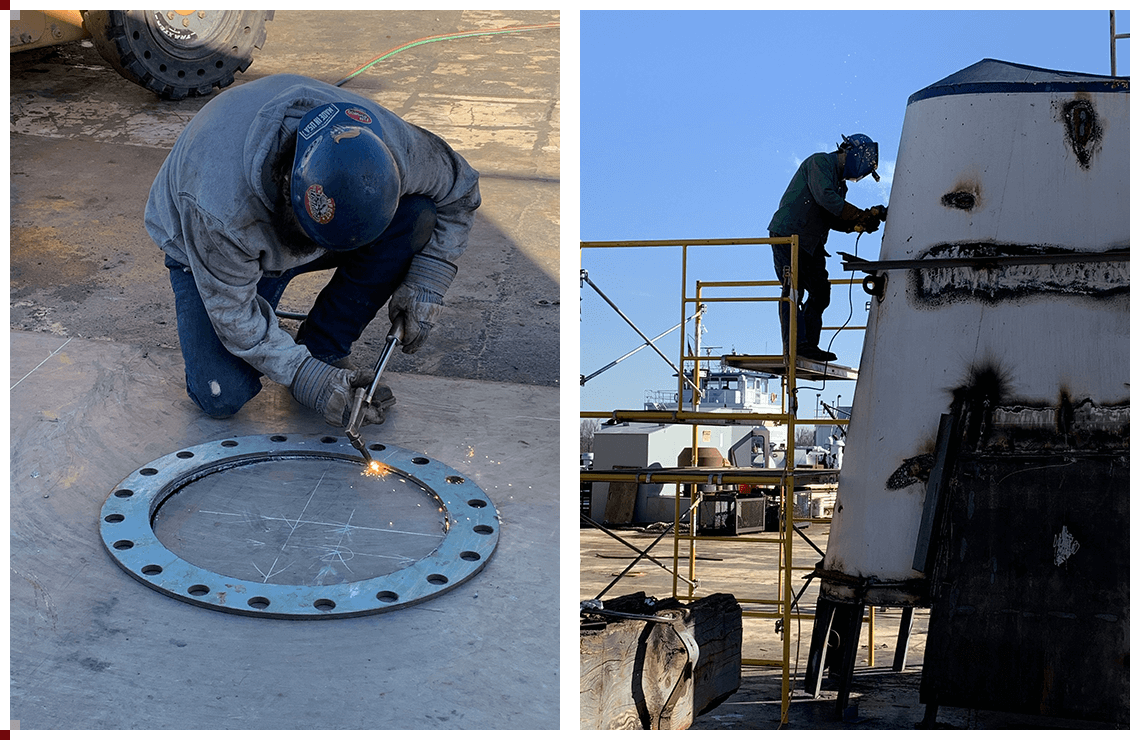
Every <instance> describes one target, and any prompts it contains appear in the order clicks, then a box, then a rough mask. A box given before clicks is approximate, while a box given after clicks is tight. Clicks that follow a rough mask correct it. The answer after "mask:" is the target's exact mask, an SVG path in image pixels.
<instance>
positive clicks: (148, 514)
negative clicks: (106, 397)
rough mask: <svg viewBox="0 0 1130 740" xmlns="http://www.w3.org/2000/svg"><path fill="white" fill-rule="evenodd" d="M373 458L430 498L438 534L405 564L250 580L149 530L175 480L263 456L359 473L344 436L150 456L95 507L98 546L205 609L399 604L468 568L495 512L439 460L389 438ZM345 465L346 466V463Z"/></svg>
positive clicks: (359, 608)
mask: <svg viewBox="0 0 1130 740" xmlns="http://www.w3.org/2000/svg"><path fill="white" fill-rule="evenodd" d="M368 449H369V451H370V454H371V455H372V457H373V460H374V461H375V462H376V463H379V464H380V465H381V466H383V467H384V468H386V469H387V470H388V471H389V472H390V473H391V474H395V475H398V476H400V477H401V479H406V480H410V481H412V482H413V483H414V484H415V485H418V486H419V487H420V488H421V489H422V491H423V492H424V493H425V494H426V495H430V496H432V497H434V499H435V500H436V502H437V503H438V507H437V509H438V511H439V512H440V515H442V517H443V524H442V526H443V529H444V533H443V536H442V541H441V542H440V544H439V545H438V547H436V548H435V549H434V550H432V551H431V552H430V554H428V555H427V556H425V557H421V558H419V559H416V560H414V561H412V562H411V563H410V564H408V565H407V566H406V567H402V568H400V569H399V570H395V571H393V572H391V573H387V574H383V575H379V576H376V577H373V578H368V579H365V580H355V581H346V582H342V583H335V584H329V585H302V584H286V583H267V582H258V581H255V580H249V579H244V578H237V577H231V576H228V575H223V574H220V573H216V572H213V571H211V570H208V569H205V568H201V567H199V566H197V565H194V564H193V563H190V562H188V561H187V560H185V559H184V558H182V557H181V556H180V555H177V554H176V553H174V552H173V551H171V550H169V549H168V548H167V547H166V546H165V545H164V544H163V543H162V542H161V541H160V540H159V539H158V537H157V533H156V532H155V531H154V519H155V516H156V514H157V511H158V509H160V507H161V506H162V504H164V503H165V502H166V501H167V500H169V499H170V498H171V497H173V496H175V495H176V494H177V493H178V492H179V491H181V490H182V489H183V488H185V486H187V485H190V484H192V483H194V482H196V481H199V480H202V479H204V478H206V477H207V476H211V475H222V474H223V472H224V471H227V470H231V469H235V468H241V467H244V466H251V465H255V464H259V463H264V462H271V461H283V460H325V461H332V462H333V464H340V465H342V466H345V468H346V470H347V471H349V473H350V474H354V473H356V474H357V475H360V474H361V473H362V472H363V471H364V470H365V467H364V463H363V461H362V460H361V457H360V455H359V454H358V453H357V451H356V450H354V449H353V447H351V446H350V445H349V443H348V441H347V440H346V439H345V437H334V436H317V435H298V434H276V435H258V436H247V437H230V438H227V439H223V440H217V441H214V442H208V443H205V444H201V445H196V446H194V447H188V448H185V449H183V450H180V451H178V452H174V453H171V454H169V455H166V456H164V457H162V458H159V459H157V460H154V461H153V462H151V463H149V464H148V465H146V466H145V467H142V468H139V469H138V470H136V471H134V472H133V473H132V474H131V475H129V476H127V477H126V478H124V479H123V480H122V481H121V482H120V483H119V484H118V485H117V486H116V487H115V488H114V490H113V491H112V492H111V493H110V495H109V497H108V498H107V499H106V503H105V504H103V506H102V512H101V522H100V531H101V535H102V542H103V544H104V545H105V546H106V550H107V552H109V554H110V556H111V557H112V558H113V559H114V561H115V562H117V564H118V565H119V566H121V567H122V568H123V569H124V570H125V571H126V572H127V573H129V574H130V575H131V576H133V577H134V578H136V579H137V580H139V581H141V582H142V583H144V584H145V585H147V586H149V587H150V588H153V589H156V590H157V591H160V592H162V593H164V594H167V595H169V596H172V597H173V598H176V599H179V600H181V601H185V602H188V603H191V604H196V605H198V606H203V607H206V608H209V609H216V610H220V611H226V612H234V613H238V614H244V615H249V616H256V617H273V618H278V619H325V618H334V617H351V616H361V615H365V614H374V613H377V612H382V611H389V610H392V609H398V608H403V607H405V606H409V605H411V604H413V603H416V602H420V601H424V600H427V599H430V598H433V597H436V596H439V595H440V594H442V593H444V592H446V591H449V590H451V589H453V588H455V587H456V586H459V585H460V584H462V583H464V582H465V581H467V580H468V579H470V578H471V577H473V576H474V575H475V574H477V573H478V572H479V571H480V570H482V569H483V567H484V566H485V565H486V563H487V561H488V560H489V559H490V557H491V556H492V555H493V554H494V550H495V548H496V547H497V545H498V536H499V516H498V511H497V509H496V508H495V507H494V505H493V504H492V503H491V501H490V499H489V498H487V496H486V494H484V493H483V491H482V490H481V489H480V488H479V487H478V486H477V485H475V484H474V483H472V482H471V481H470V480H467V479H466V478H464V477H463V476H462V475H460V474H459V473H458V472H457V471H455V470H453V469H452V468H450V467H448V466H446V465H444V464H443V463H441V462H439V461H437V460H434V459H432V458H429V457H427V456H424V455H420V454H419V453H416V452H412V451H410V450H406V449H402V448H400V447H394V446H392V445H382V444H370V445H369V446H368ZM353 466H356V467H355V468H354V467H353Z"/></svg>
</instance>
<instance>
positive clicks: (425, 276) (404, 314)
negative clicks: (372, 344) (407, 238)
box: [388, 254, 459, 354]
mask: <svg viewBox="0 0 1130 740" xmlns="http://www.w3.org/2000/svg"><path fill="white" fill-rule="evenodd" d="M458 271H459V268H458V267H456V266H455V265H454V264H452V263H451V262H448V261H447V260H443V259H439V258H438V257H432V256H430V255H427V254H417V255H416V256H415V257H413V258H412V264H411V266H409V268H408V274H407V275H406V276H405V277H404V282H402V283H401V284H400V286H399V287H398V288H397V289H396V291H395V292H394V293H393V294H392V297H391V298H390V299H389V301H388V318H389V320H390V321H391V322H392V323H393V324H395V323H396V320H397V318H398V317H399V318H402V319H403V322H404V339H403V340H402V343H401V348H402V349H403V350H404V352H405V353H407V354H412V353H413V352H415V351H416V350H418V349H420V347H421V346H422V345H423V344H424V342H425V341H427V338H428V332H430V331H431V330H432V327H433V326H435V322H436V319H437V318H438V317H439V313H440V309H442V308H443V295H444V293H446V292H447V289H448V288H449V287H451V281H452V280H454V279H455V274H456V273H457V272H458Z"/></svg>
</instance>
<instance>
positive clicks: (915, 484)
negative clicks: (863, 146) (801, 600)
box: [823, 60, 1130, 603]
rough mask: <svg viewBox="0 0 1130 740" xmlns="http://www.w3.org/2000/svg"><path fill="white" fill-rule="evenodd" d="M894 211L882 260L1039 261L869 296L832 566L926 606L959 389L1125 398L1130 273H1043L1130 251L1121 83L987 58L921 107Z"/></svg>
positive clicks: (893, 274) (903, 157)
mask: <svg viewBox="0 0 1130 740" xmlns="http://www.w3.org/2000/svg"><path fill="white" fill-rule="evenodd" d="M889 209H890V210H889V217H888V220H887V222H886V227H885V230H884V234H883V241H882V248H881V251H880V257H879V259H880V261H890V260H926V259H937V258H942V257H962V256H971V255H973V256H975V255H1001V254H1007V255H1017V256H1031V257H1033V258H1034V259H1035V260H1036V263H1034V264H1019V265H1006V266H1003V267H1000V268H993V269H977V268H973V267H950V268H933V269H929V270H915V269H891V270H889V271H887V272H886V276H887V279H886V284H885V287H884V290H883V293H882V295H881V297H880V296H879V295H875V296H872V298H871V311H870V315H869V317H868V323H867V332H866V336H865V339H864V345H863V354H862V358H861V362H860V372H859V381H858V384H857V388H856V393H855V400H854V408H853V413H852V419H851V428H850V430H849V433H850V445H851V450H852V454H851V455H850V456H849V457H847V459H846V460H845V461H844V465H843V468H842V472H841V477H840V488H839V495H838V500H837V504H836V510H835V515H834V520H833V522H832V527H831V533H830V539H829V542H828V549H827V556H826V558H825V562H824V568H825V570H828V571H832V572H834V573H837V574H843V575H847V576H854V577H860V578H864V579H870V580H871V582H875V581H879V582H886V583H888V584H889V588H888V589H886V590H885V591H883V589H879V590H878V591H875V592H872V593H871V594H870V595H869V596H867V597H865V600H867V601H869V602H870V603H899V602H900V601H901V602H903V603H915V598H916V597H914V596H911V595H910V594H911V593H912V592H919V591H918V590H917V589H915V588H913V586H914V583H913V582H914V581H916V580H920V579H922V578H923V576H922V574H921V573H919V572H918V571H916V570H914V568H913V567H912V565H913V560H914V553H915V546H916V541H917V538H918V531H919V523H920V520H921V517H922V510H923V501H924V499H925V496H926V484H925V477H926V474H927V473H928V472H929V466H930V464H931V460H930V457H929V456H930V455H932V454H933V452H934V447H935V440H936V437H937V434H938V426H939V419H940V417H941V415H942V414H945V413H947V412H948V411H949V410H950V406H951V403H952V402H953V400H954V390H955V389H957V388H961V387H964V386H968V385H969V384H970V383H972V382H974V381H977V380H979V381H980V382H983V383H988V384H997V385H998V386H999V388H1000V389H1001V392H1002V393H1005V394H1006V395H1007V396H1008V397H1009V398H1012V399H1024V405H1025V406H1026V407H1030V408H1032V409H1039V408H1040V407H1047V408H1051V409H1054V408H1055V407H1056V406H1057V405H1059V404H1061V403H1063V402H1064V399H1074V400H1076V401H1078V400H1080V399H1090V400H1091V401H1092V402H1093V403H1094V404H1096V405H1098V406H1103V405H1117V404H1120V403H1121V404H1125V403H1126V400H1127V398H1128V397H1130V385H1128V383H1130V293H1128V291H1130V265H1128V263H1127V262H1126V261H1124V260H1123V261H1120V260H1117V259H1112V260H1110V261H1099V262H1090V263H1062V264H1040V263H1039V260H1040V259H1042V255H1045V254H1048V253H1055V252H1086V253H1094V252H1103V251H1107V250H1115V249H1121V250H1126V249H1130V90H1128V86H1127V79H1126V78H1110V77H1101V76H1091V75H1080V74H1072V73H1064V72H1055V71H1050V70H1042V69H1037V68H1032V67H1025V66H1020V65H1015V64H1009V63H1005V62H999V61H995V60H984V61H982V62H979V63H977V64H974V65H973V66H971V67H968V68H967V69H964V70H962V71H960V72H958V73H956V74H954V75H952V76H950V77H948V78H946V79H944V80H942V81H940V82H938V83H936V84H934V85H931V86H930V87H927V88H925V89H923V90H921V91H919V92H918V93H915V94H914V95H913V96H911V98H910V99H909V101H908V104H907V111H906V118H905V121H904V124H903V130H902V139H901V142H900V144H899V150H898V158H897V161H896V164H895V173H894V179H893V182H892V188H891V199H890V204H889ZM1018 413H1019V412H1018ZM1032 413H1033V414H1038V411H1033V412H1032ZM852 580H854V579H851V578H849V579H847V580H846V581H842V582H851V581H852ZM856 582H857V583H858V581H856ZM908 584H909V586H908ZM823 589H824V592H825V593H826V594H829V595H832V596H833V597H835V596H837V595H839V596H849V595H850V594H849V592H850V591H851V588H850V587H848V586H843V585H841V581H837V579H835V578H832V579H828V578H825V579H824V581H823Z"/></svg>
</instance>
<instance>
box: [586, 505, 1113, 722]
mask: <svg viewBox="0 0 1130 740" xmlns="http://www.w3.org/2000/svg"><path fill="white" fill-rule="evenodd" d="M616 534H617V535H619V536H620V537H622V538H624V539H625V540H627V541H628V542H631V543H632V544H633V545H635V546H636V547H637V548H639V549H646V548H647V547H648V546H649V545H651V544H652V542H653V541H654V540H655V538H656V536H657V534H658V533H657V532H647V531H635V530H633V529H627V528H625V529H621V530H617V531H616ZM805 535H807V536H808V538H809V539H811V540H812V541H813V543H814V544H815V545H816V546H817V547H819V548H821V549H824V548H825V546H826V544H827V540H828V525H827V524H819V523H814V524H812V525H811V526H810V527H809V528H807V529H805ZM750 536H752V535H750ZM758 536H762V535H758ZM683 548H684V549H683V550H681V553H682V555H681V557H680V564H679V573H680V574H681V575H683V576H686V575H687V572H688V571H687V568H688V561H687V559H686V552H687V550H686V544H685V542H684V544H683ZM650 554H652V555H654V556H656V558H657V559H658V560H659V561H660V562H662V563H664V564H665V565H667V566H668V567H671V565H672V560H673V557H672V556H673V543H672V539H671V536H670V535H668V537H667V538H666V539H664V540H663V541H662V542H660V543H659V544H658V545H656V546H655V547H654V548H653V549H652V550H651V552H650ZM635 556H636V553H635V552H633V551H632V550H630V549H629V548H628V547H626V546H625V545H623V544H621V543H619V542H616V541H615V540H613V539H612V538H611V537H610V536H608V535H607V534H605V533H603V532H601V531H599V530H597V529H588V528H585V529H581V532H580V598H581V599H582V600H584V599H592V598H594V597H595V596H597V595H598V594H599V593H600V592H601V591H603V590H604V589H605V588H606V587H607V586H608V585H609V584H610V583H612V581H613V579H615V578H616V577H617V576H618V575H619V574H620V573H621V572H622V571H623V570H624V568H626V567H627V566H628V565H629V563H631V562H632V560H634V558H635ZM819 559H820V555H819V554H817V553H816V551H815V550H813V549H812V548H811V547H810V546H809V545H807V544H805V543H804V542H803V541H802V540H801V539H800V538H799V537H797V538H796V539H795V543H794V572H793V573H794V578H793V584H794V589H795V590H799V589H800V588H801V587H802V586H803V585H804V576H805V575H807V574H808V573H810V572H811V569H812V566H813V565H814V564H815V563H816V561H818V560H819ZM777 562H778V561H777V546H776V545H774V544H750V543H740V542H724V541H704V542H700V543H698V545H697V553H696V572H695V577H696V579H697V580H698V581H699V588H698V590H697V591H696V594H697V595H700V596H703V595H706V594H709V593H730V594H733V595H734V596H735V597H737V598H738V599H746V598H762V599H773V598H775V597H776V588H777V582H778V575H777V572H778V571H777ZM672 580H673V578H672V576H671V574H670V573H669V572H667V571H665V570H664V569H662V568H660V567H659V566H658V565H655V564H654V563H649V562H647V561H644V562H642V563H641V564H639V565H637V566H636V567H634V568H633V569H632V570H631V571H629V574H628V575H627V576H625V577H623V578H621V580H620V581H619V582H618V583H617V584H616V585H615V586H613V587H612V589H610V590H609V591H608V593H607V594H606V595H605V596H604V597H603V598H605V599H609V598H613V597H616V596H622V595H626V594H630V593H635V592H641V591H642V592H643V593H645V594H648V595H651V596H655V597H657V598H666V597H669V596H671V595H672ZM686 588H687V587H686V586H685V585H682V584H681V585H680V590H679V592H678V593H679V594H686ZM818 594H819V581H814V582H813V584H812V585H811V586H809V587H808V588H807V589H806V590H805V592H804V594H803V595H802V596H801V598H800V601H799V607H800V610H801V613H802V614H804V615H808V616H811V615H813V614H814V613H815V606H816V597H817V596H818ZM744 608H745V609H751V608H753V607H751V606H750V605H749V604H746V605H744ZM900 618H901V610H898V609H889V610H887V611H882V610H880V609H876V610H875V620H874V624H873V632H871V631H870V630H869V627H868V625H867V624H866V623H865V624H864V625H863V631H862V634H861V637H860V644H859V652H858V654H857V660H856V667H855V677H854V680H853V681H852V685H851V693H850V698H849V700H848V708H847V711H846V712H845V713H844V716H843V717H840V716H838V715H837V714H836V712H835V705H836V691H837V689H836V686H835V684H834V683H831V682H829V681H828V680H827V679H826V680H825V683H824V687H823V691H822V692H821V694H820V696H819V697H812V696H811V695H809V694H806V693H805V692H804V687H803V682H804V669H805V663H806V661H807V659H808V649H809V640H810V634H811V630H812V621H811V620H802V621H800V623H799V627H797V626H796V622H794V627H793V634H792V648H791V650H790V663H791V664H792V665H793V667H794V669H793V671H792V673H791V678H790V683H791V692H790V698H789V709H788V722H787V729H790V730H914V729H916V725H917V724H918V723H920V722H921V721H922V719H923V717H924V714H925V710H926V708H925V706H924V705H922V704H920V703H919V695H918V687H919V679H920V677H921V674H922V659H923V654H924V651H925V647H926V634H927V630H928V627H929V610H919V611H917V612H916V613H915V618H914V623H913V627H912V630H911V637H910V642H909V647H908V651H907V665H906V669H905V670H904V671H902V672H896V671H894V670H893V664H894V650H895V645H896V642H897V638H898V629H899V622H900ZM773 621H774V620H770V619H761V618H750V617H746V618H744V619H743V622H742V657H743V659H748V658H758V659H774V660H780V659H781V658H782V655H783V646H782V642H781V636H780V635H779V634H777V633H776V632H775V630H774V624H773ZM798 631H799V633H800V634H799V635H798V634H797V632H798ZM871 645H874V656H873V658H872V656H871V647H870V646H871ZM782 689H783V687H782V670H781V669H780V668H768V667H757V666H744V667H743V668H742V680H741V685H740V687H739V688H738V690H737V691H736V692H735V693H734V694H732V695H731V696H730V697H729V698H728V699H727V700H726V701H725V702H723V703H722V704H721V705H719V706H718V707H716V708H714V709H713V710H711V711H710V712H709V713H707V714H704V715H701V716H699V717H697V718H696V719H695V721H694V724H692V725H691V727H690V729H691V730H773V729H778V728H780V727H782V724H781V720H782V716H781V704H782V702H781V697H782ZM937 722H938V727H939V729H962V730H972V729H1069V728H1074V729H1110V728H1109V726H1102V725H1097V724H1095V723H1081V722H1068V721H1065V720H1064V721H1061V720H1055V719H1048V718H1040V717H1029V716H1025V715H1015V714H1009V713H1004V712H990V711H984V710H980V711H978V710H971V709H962V708H955V707H939V709H938V715H937Z"/></svg>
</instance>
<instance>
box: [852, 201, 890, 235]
mask: <svg viewBox="0 0 1130 740" xmlns="http://www.w3.org/2000/svg"><path fill="white" fill-rule="evenodd" d="M886 218H887V209H886V208H884V207H883V206H871V207H870V208H868V209H867V210H866V211H864V212H863V214H862V216H861V218H860V219H859V228H860V229H862V230H863V231H866V232H867V233H868V234H871V233H873V232H875V231H878V229H879V224H880V223H882V222H883V221H885V220H886Z"/></svg>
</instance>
